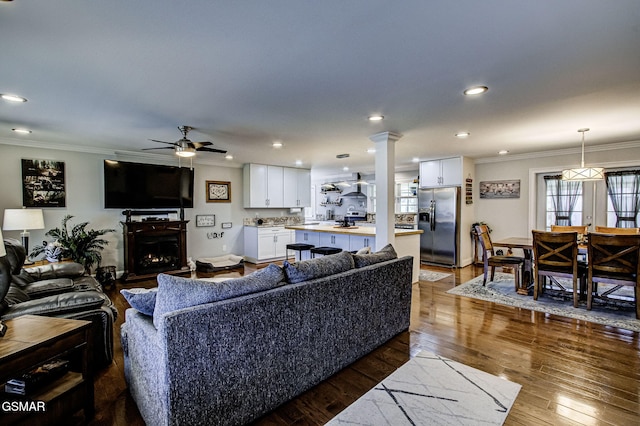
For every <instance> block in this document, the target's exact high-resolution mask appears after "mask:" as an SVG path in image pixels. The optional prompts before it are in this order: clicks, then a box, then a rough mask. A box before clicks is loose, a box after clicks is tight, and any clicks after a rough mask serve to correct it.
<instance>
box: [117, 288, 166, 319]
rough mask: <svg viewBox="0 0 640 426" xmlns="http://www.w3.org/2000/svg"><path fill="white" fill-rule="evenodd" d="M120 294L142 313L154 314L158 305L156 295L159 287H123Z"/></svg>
mask: <svg viewBox="0 0 640 426" xmlns="http://www.w3.org/2000/svg"><path fill="white" fill-rule="evenodd" d="M120 294H122V295H123V296H124V298H125V299H127V302H129V305H131V307H132V308H134V309H137V310H138V311H139V312H140V313H143V314H145V315H149V316H152V315H153V310H154V309H155V307H156V295H157V294H158V287H154V288H128V289H127V288H123V289H122V290H120Z"/></svg>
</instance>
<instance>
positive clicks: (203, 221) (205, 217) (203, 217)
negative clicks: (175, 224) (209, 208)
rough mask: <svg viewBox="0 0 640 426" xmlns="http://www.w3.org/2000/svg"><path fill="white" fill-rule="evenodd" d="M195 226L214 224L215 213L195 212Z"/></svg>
mask: <svg viewBox="0 0 640 426" xmlns="http://www.w3.org/2000/svg"><path fill="white" fill-rule="evenodd" d="M196 226H216V215H215V214H197V215H196Z"/></svg>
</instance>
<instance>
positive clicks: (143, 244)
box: [123, 221, 189, 281]
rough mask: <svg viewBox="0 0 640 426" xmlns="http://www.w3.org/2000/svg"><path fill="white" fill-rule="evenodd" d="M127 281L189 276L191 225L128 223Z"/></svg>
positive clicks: (183, 222) (166, 222) (175, 222)
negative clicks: (188, 245) (180, 275)
mask: <svg viewBox="0 0 640 426" xmlns="http://www.w3.org/2000/svg"><path fill="white" fill-rule="evenodd" d="M123 225H124V234H125V235H124V241H125V247H124V249H125V250H124V251H125V264H126V265H125V267H126V271H125V275H124V280H125V281H135V280H142V279H147V278H152V277H154V276H155V275H157V274H158V273H160V272H162V273H169V274H176V273H183V272H189V268H188V267H187V257H186V252H187V248H186V246H187V221H142V222H124V223H123Z"/></svg>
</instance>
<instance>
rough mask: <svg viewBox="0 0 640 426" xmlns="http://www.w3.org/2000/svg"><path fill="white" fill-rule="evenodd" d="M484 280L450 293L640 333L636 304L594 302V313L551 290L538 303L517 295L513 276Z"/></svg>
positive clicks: (464, 285) (499, 275)
mask: <svg viewBox="0 0 640 426" xmlns="http://www.w3.org/2000/svg"><path fill="white" fill-rule="evenodd" d="M482 278H483V277H482V275H480V276H478V277H476V278H474V279H472V280H471V281H468V282H466V283H464V284H461V285H459V286H457V287H454V288H453V289H451V290H449V291H448V292H447V293H450V294H456V295H458V296H465V297H471V298H474V299H480V300H487V301H489V302H495V303H499V304H501V305H507V306H515V307H517V308H524V309H530V310H532V311H538V312H546V313H549V314H554V315H560V316H564V317H569V318H575V319H579V320H584V321H590V322H594V323H597V324H603V325H609V326H613V327H619V328H624V329H627V330H631V331H637V332H640V320H637V319H636V315H635V311H634V308H633V305H632V304H630V303H620V304H618V305H610V304H607V305H605V304H603V303H599V302H597V301H596V300H595V299H594V303H593V307H592V310H591V311H587V305H586V302H584V301H581V302H580V305H579V306H578V307H577V308H574V307H573V301H572V299H571V298H570V297H566V298H565V297H561V296H558V294H557V293H555V295H554V293H552V292H549V291H545V293H544V294H543V295H542V296H539V297H538V300H533V296H524V295H521V294H517V293H516V292H515V288H514V282H513V275H512V274H504V273H500V272H496V276H495V280H494V281H493V282H487V285H486V287H483V286H482ZM600 286H601V288H599V290H604V286H603V285H602V284H600ZM567 287H568V288H571V283H568V284H567ZM623 290H624V289H623ZM621 291H622V290H621ZM622 294H624V293H622Z"/></svg>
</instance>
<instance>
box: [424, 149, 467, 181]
mask: <svg viewBox="0 0 640 426" xmlns="http://www.w3.org/2000/svg"><path fill="white" fill-rule="evenodd" d="M460 185H462V158H461V157H453V158H442V159H440V160H431V161H423V162H421V163H420V188H433V187H435V186H460Z"/></svg>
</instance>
